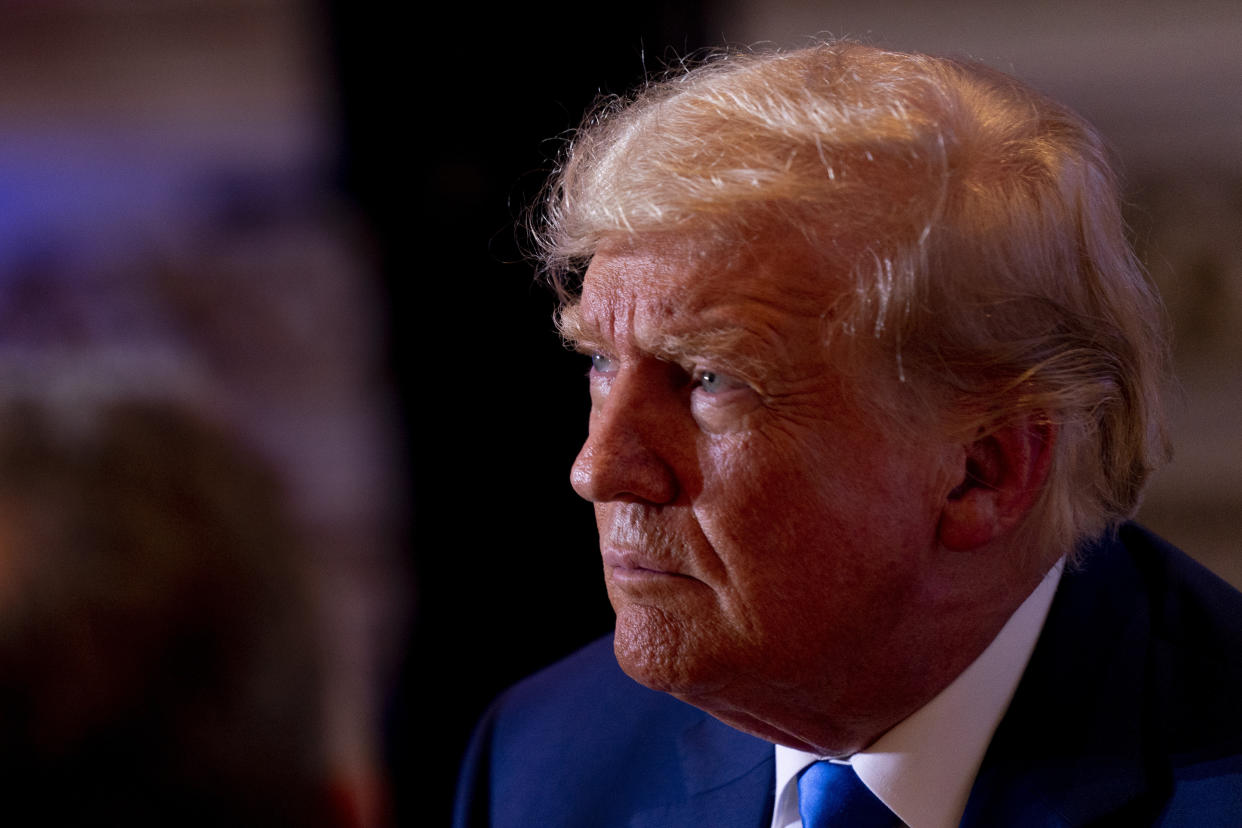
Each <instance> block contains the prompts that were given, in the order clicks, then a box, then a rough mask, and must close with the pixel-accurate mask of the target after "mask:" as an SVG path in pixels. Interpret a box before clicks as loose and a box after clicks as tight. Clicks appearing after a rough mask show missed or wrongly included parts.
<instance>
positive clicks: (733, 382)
mask: <svg viewBox="0 0 1242 828" xmlns="http://www.w3.org/2000/svg"><path fill="white" fill-rule="evenodd" d="M694 384H695V386H696V387H698V388H699V389H701V390H702V391H703V392H704V393H706V394H722V393H724V392H725V391H734V390H737V389H739V388H744V387H746V383H744V382H742V381H741V380H738V379H734V378H733V377H731V376H729V375H728V374H718V373H716V372H715V371H696V372H695V374H694Z"/></svg>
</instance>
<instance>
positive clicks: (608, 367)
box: [591, 354, 615, 374]
mask: <svg viewBox="0 0 1242 828" xmlns="http://www.w3.org/2000/svg"><path fill="white" fill-rule="evenodd" d="M614 368H615V366H614V365H613V361H612V357H607V356H604V355H603V354H591V370H593V371H594V372H595V373H597V374H611V373H612V372H613V370H614Z"/></svg>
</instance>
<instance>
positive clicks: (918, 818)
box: [772, 558, 1065, 828]
mask: <svg viewBox="0 0 1242 828" xmlns="http://www.w3.org/2000/svg"><path fill="white" fill-rule="evenodd" d="M1064 565H1065V560H1064V558H1062V559H1061V560H1059V561H1057V563H1056V565H1055V566H1053V568H1052V569H1050V570H1049V571H1048V574H1047V575H1046V576H1044V579H1043V580H1042V581H1041V582H1040V583H1039V585H1038V586H1037V587H1036V588H1035V589H1034V590H1033V591H1032V592H1031V594H1030V595H1028V596H1027V598H1026V600H1025V601H1023V602H1022V605H1021V606H1019V607H1018V609H1017V610H1016V611H1014V614H1013V615H1011V616H1010V617H1009V620H1008V621H1006V622H1005V625H1004V626H1003V627H1002V628H1001V631H1000V632H999V633H997V635H996V638H994V639H993V640H992V643H991V644H989V645H988V646H987V648H986V649H984V651H983V652H982V653H980V655H979V657H978V658H977V659H975V660H974V662H972V663H971V665H970V666H969V667H967V668H966V669H965V670H964V671H962V674H961V675H959V676H958V677H957V678H956V679H954V680H953V681H952V682H951V683H950V684H949V686H947V687H945V688H944V690H942V691H940V693H939V695H937V696H936V697H935V698H933V699H932V700H931V701H929V702H928V703H927V704H925V705H924V706H923V707H921V708H919V709H918V710H916V711H915V712H914V713H912V714H911V715H910V716H908V717H907V718H906V719H904V720H903V721H901V722H899V723H898V724H897V725H896V726H894V727H893V728H892V729H891V730H889V731H888V732H887V733H885V734H884V735H883V736H881V737H880V738H879V739H877V740H876V741H875V743H874V744H872V745H871V746H870V747H868V748H867V749H866V750H863V751H860V752H858V753H856V754H854V755H853V756H851V757H850V758H849V760H848V761H849V763H850V764H852V765H853V766H854V770H855V771H857V773H858V776H859V778H860V779H862V781H863V783H864V784H865V785H866V786H867V787H868V788H870V789H871V791H872V793H874V794H875V795H876V796H878V797H879V798H880V799H881V800H883V802H884V804H885V805H887V806H888V807H889V808H890V809H892V811H893V812H894V813H896V814H897V816H899V817H901V819H902V820H903V821H904V822H905V823H906V824H907V825H909V826H910V828H952V827H953V826H956V825H957V824H958V823H959V822H960V821H961V818H962V813H963V812H964V811H965V810H966V800H967V798H968V797H969V796H970V789H971V786H972V785H973V784H974V781H975V775H976V774H977V773H978V772H979V765H980V763H981V762H982V761H983V754H984V753H985V752H986V751H987V747H988V743H989V742H991V741H992V733H993V732H994V731H995V730H996V727H997V725H999V724H1000V720H1001V718H1002V717H1003V716H1004V715H1005V710H1006V709H1007V708H1008V707H1009V702H1010V700H1011V699H1012V698H1013V694H1014V691H1015V690H1016V689H1017V687H1018V681H1019V680H1020V679H1021V678H1022V673H1023V672H1024V671H1025V670H1026V663H1027V661H1029V660H1030V658H1031V652H1032V651H1033V650H1034V649H1035V642H1036V641H1037V640H1038V639H1039V633H1040V631H1041V630H1042V629H1043V626H1044V620H1045V619H1046V618H1047V617H1048V610H1049V608H1050V607H1051V606H1052V598H1053V596H1054V595H1055V594H1056V589H1057V584H1058V583H1059V582H1060V580H1061V571H1062V569H1063V568H1064ZM820 758H822V757H819V756H816V755H814V754H811V753H806V752H805V751H800V750H794V749H793V748H788V747H784V746H783V745H777V746H776V807H775V810H774V812H773V814H772V828H801V825H802V822H801V819H800V818H799V816H798V785H797V778H798V774H799V773H801V772H802V769H803V768H805V767H806V766H807V765H810V764H811V763H812V762H816V761H819V759H820Z"/></svg>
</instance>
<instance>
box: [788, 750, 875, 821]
mask: <svg viewBox="0 0 1242 828" xmlns="http://www.w3.org/2000/svg"><path fill="white" fill-rule="evenodd" d="M798 812H799V813H800V814H801V815H802V828H893V826H895V825H898V824H899V823H898V822H897V817H896V815H894V814H893V812H892V811H890V810H889V809H888V808H887V807H886V806H885V805H884V803H883V802H881V801H880V800H879V798H878V797H877V796H876V795H875V794H873V793H872V792H871V791H870V790H868V788H867V786H866V785H864V784H863V783H862V780H861V779H859V778H858V774H857V773H855V772H854V769H853V768H852V767H850V766H849V765H841V764H837V763H836V762H816V763H815V764H813V765H811V766H810V767H809V768H807V769H806V770H804V771H803V772H802V774H801V775H800V776H799V777H798Z"/></svg>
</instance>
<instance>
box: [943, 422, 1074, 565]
mask: <svg viewBox="0 0 1242 828" xmlns="http://www.w3.org/2000/svg"><path fill="white" fill-rule="evenodd" d="M1055 440H1056V427H1055V426H1053V425H1052V424H1051V423H1048V422H1046V421H1045V420H1044V419H1043V418H1037V417H1034V416H1027V417H1023V418H1020V419H1017V420H1014V421H1011V422H1010V423H1008V424H1007V425H1005V426H1003V427H1002V428H999V429H997V430H996V431H993V432H989V433H988V434H987V435H985V436H983V437H980V438H979V439H977V440H975V441H974V442H973V443H971V444H970V445H968V446H966V447H965V449H966V450H965V452H964V455H963V463H962V468H961V469H960V470H959V473H960V477H959V478H958V484H957V486H956V487H955V488H954V489H953V490H952V491H951V492H949V494H948V496H947V498H946V500H945V504H944V508H943V509H942V510H941V513H940V524H939V526H938V528H937V534H938V536H939V539H940V542H941V543H942V544H943V545H944V546H946V547H948V548H949V549H974V548H976V547H979V546H982V545H984V544H986V543H988V542H989V541H992V540H994V539H996V538H998V537H1000V536H1002V535H1004V534H1005V533H1006V532H1008V531H1009V530H1011V529H1012V528H1013V527H1014V526H1016V525H1017V524H1018V523H1019V521H1021V520H1022V518H1023V517H1024V516H1025V515H1026V513H1027V512H1028V511H1030V508H1031V506H1032V505H1033V504H1034V503H1035V499H1036V498H1037V497H1038V496H1039V493H1040V491H1042V490H1043V486H1044V482H1045V481H1046V480H1047V479H1048V469H1049V467H1050V466H1051V464H1052V448H1053V444H1054V442H1055Z"/></svg>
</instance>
